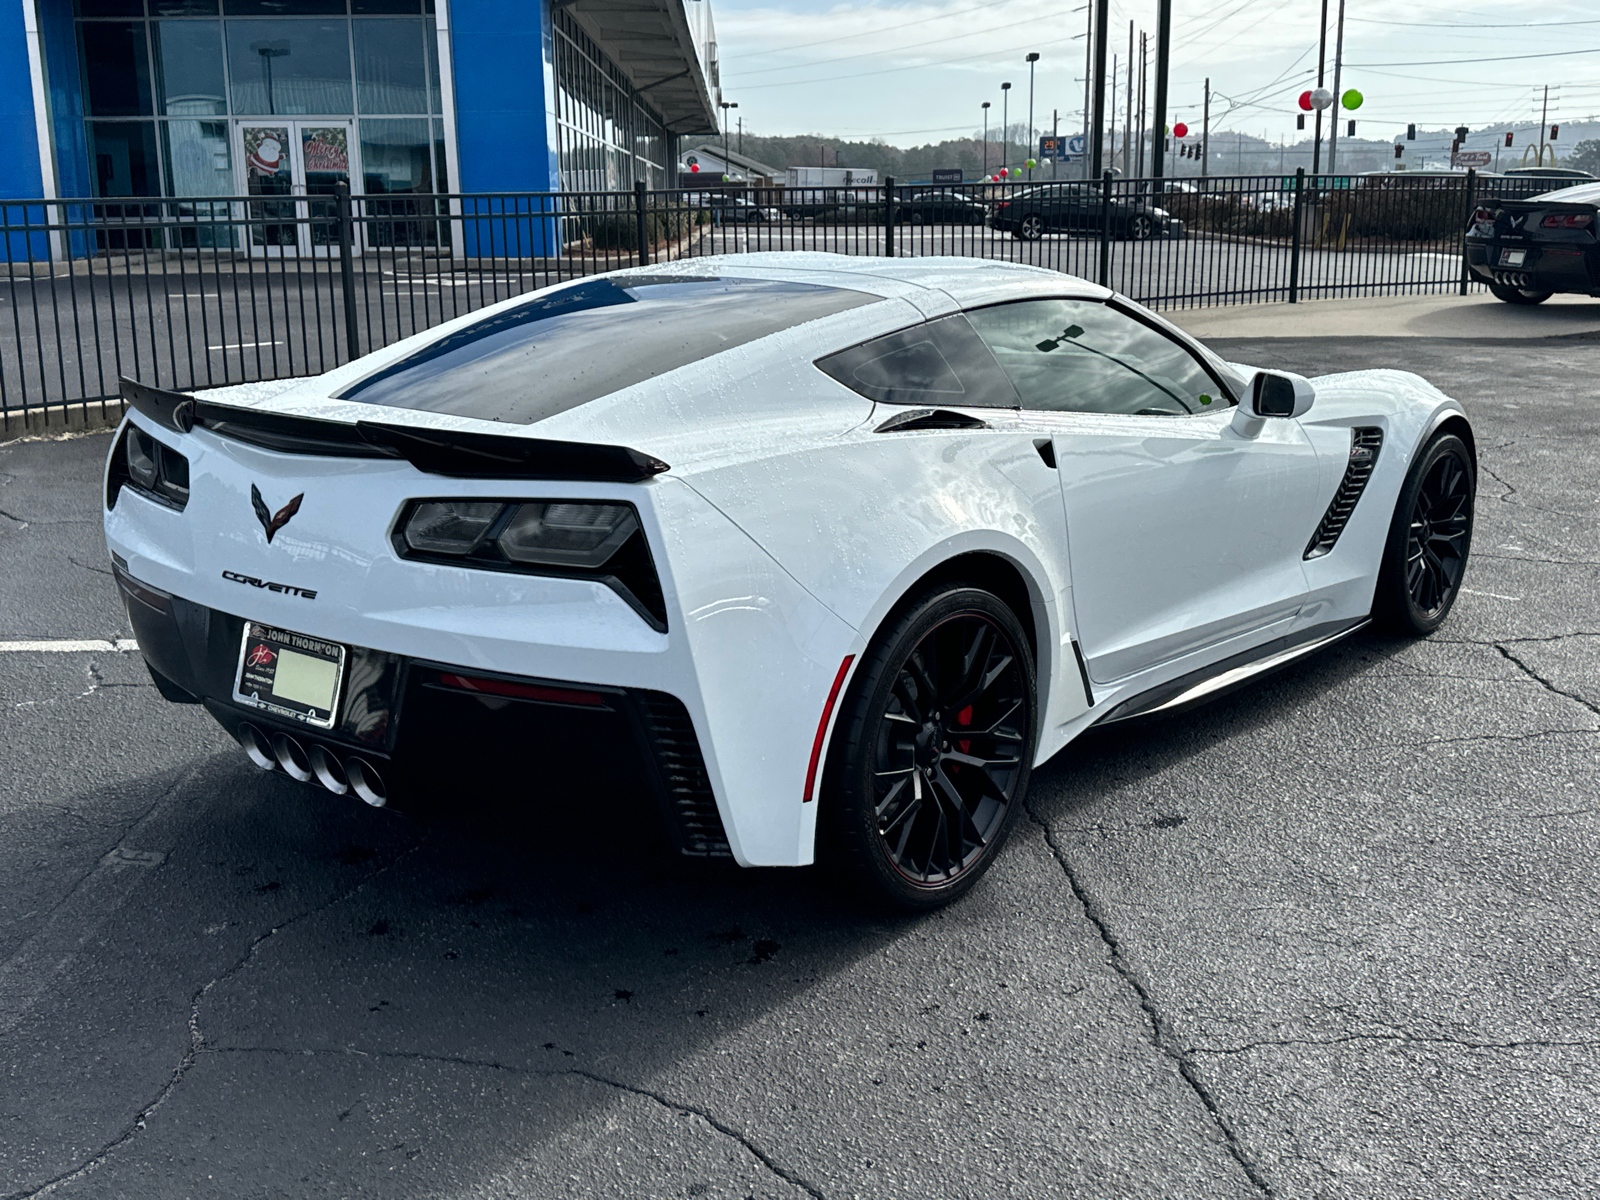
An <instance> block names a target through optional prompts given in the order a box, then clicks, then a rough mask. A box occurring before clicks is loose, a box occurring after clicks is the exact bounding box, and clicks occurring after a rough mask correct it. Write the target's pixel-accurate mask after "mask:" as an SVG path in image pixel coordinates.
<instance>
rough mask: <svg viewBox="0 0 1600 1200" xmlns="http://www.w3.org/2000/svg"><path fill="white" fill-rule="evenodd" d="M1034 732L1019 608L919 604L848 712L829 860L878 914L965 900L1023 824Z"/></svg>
mask: <svg viewBox="0 0 1600 1200" xmlns="http://www.w3.org/2000/svg"><path fill="white" fill-rule="evenodd" d="M980 659H981V662H982V665H981V666H976V665H971V664H976V663H977V662H978V661H979V660H980ZM964 660H970V663H968V664H967V669H966V670H965V671H963V667H964ZM985 679H987V683H984V684H982V686H976V684H975V681H981V680H985ZM930 695H931V696H932V697H933V699H932V700H931V701H930V700H929V699H928V697H929V696H930ZM957 705H960V707H956V706H957ZM986 721H987V722H988V724H987V725H985V724H984V722H986ZM1037 725H1038V697H1037V694H1036V691H1035V679H1034V667H1033V655H1032V653H1031V652H1030V650H1029V648H1028V638H1027V634H1026V633H1025V632H1024V630H1023V628H1022V625H1021V624H1020V623H1019V621H1018V620H1017V617H1016V615H1015V614H1014V613H1013V612H1012V611H1011V609H1010V608H1009V607H1007V606H1006V605H1005V604H1004V603H1003V602H1002V601H1001V600H1000V599H999V598H997V597H996V596H994V595H993V594H992V593H990V592H986V591H984V590H982V589H981V588H977V587H973V586H971V585H968V584H962V583H949V584H943V585H940V586H937V587H935V588H932V589H930V590H928V591H926V592H923V593H921V594H919V595H917V596H915V597H913V598H912V599H911V600H909V601H908V602H906V603H904V604H902V605H901V606H900V607H899V608H898V609H897V610H896V611H895V613H894V614H893V615H891V617H890V618H889V620H888V621H887V622H885V624H884V627H883V628H882V629H880V630H879V631H878V633H877V635H876V636H875V637H874V638H873V640H872V644H871V645H870V646H869V647H868V648H867V651H866V653H865V654H864V655H863V656H862V660H861V663H860V665H859V666H858V667H857V669H856V673H855V676H854V678H853V679H852V680H851V683H850V689H849V691H848V693H847V694H846V697H845V700H844V703H843V706H842V707H841V708H840V711H839V717H838V722H837V724H836V725H835V727H834V734H833V741H832V745H831V746H830V748H829V752H828V762H827V767H826V771H825V774H824V776H823V783H824V786H823V794H822V800H821V803H822V805H823V809H822V811H821V812H820V813H819V814H818V816H819V818H820V819H821V821H822V830H821V832H822V841H823V855H824V858H825V859H827V860H831V862H832V863H833V865H834V867H835V868H836V869H838V870H840V871H842V872H843V874H844V875H845V876H846V877H847V879H848V880H849V881H850V882H851V883H852V884H854V885H855V886H856V888H857V889H858V890H859V891H861V892H863V893H865V894H866V896H867V897H868V898H869V899H870V900H872V901H873V902H874V903H876V904H880V905H888V906H890V907H893V908H898V909H902V910H911V911H925V910H928V909H933V908H938V907H939V906H941V905H944V904H948V903H949V902H950V901H952V900H954V899H956V898H957V897H958V896H961V895H962V894H964V893H965V892H966V891H967V889H968V888H970V887H972V885H973V884H974V883H976V882H977V881H978V879H979V877H980V876H982V874H983V873H984V872H985V871H986V870H988V868H989V866H990V864H991V863H992V862H993V861H994V859H995V857H996V856H997V855H998V854H999V852H1000V848H1001V846H1002V845H1003V844H1004V843H1005V840H1006V836H1007V834H1008V833H1009V832H1010V830H1011V827H1012V825H1013V824H1015V822H1016V820H1017V814H1018V813H1019V811H1020V810H1021V808H1022V804H1023V800H1024V798H1025V796H1026V795H1027V789H1028V779H1029V775H1030V773H1031V770H1032V765H1033V750H1034V746H1035V744H1036V742H1037V738H1038V730H1037ZM904 730H911V731H912V732H911V733H910V734H909V735H907V734H904V733H903V732H902V731H904ZM980 730H981V732H980ZM963 733H966V734H969V735H970V736H967V737H962V736H960V735H961V734H963ZM985 763H988V764H989V765H988V766H985V765H984V764H985Z"/></svg>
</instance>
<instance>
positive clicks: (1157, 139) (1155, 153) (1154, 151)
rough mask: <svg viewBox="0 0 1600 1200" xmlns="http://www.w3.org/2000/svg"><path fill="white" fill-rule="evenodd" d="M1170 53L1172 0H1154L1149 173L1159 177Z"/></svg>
mask: <svg viewBox="0 0 1600 1200" xmlns="http://www.w3.org/2000/svg"><path fill="white" fill-rule="evenodd" d="M1171 55H1172V0H1156V119H1155V122H1154V124H1153V126H1152V128H1151V130H1150V174H1151V175H1152V176H1153V177H1154V178H1156V179H1160V178H1161V175H1162V168H1163V167H1164V166H1165V164H1164V163H1163V162H1162V156H1163V152H1164V151H1165V150H1166V148H1167V63H1168V60H1169V59H1170V58H1171Z"/></svg>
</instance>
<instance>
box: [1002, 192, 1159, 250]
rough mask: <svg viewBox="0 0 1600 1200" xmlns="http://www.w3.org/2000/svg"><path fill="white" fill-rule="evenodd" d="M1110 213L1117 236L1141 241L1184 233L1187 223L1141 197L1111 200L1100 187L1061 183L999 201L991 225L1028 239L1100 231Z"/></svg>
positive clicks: (1111, 226)
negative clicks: (1048, 234) (1106, 198)
mask: <svg viewBox="0 0 1600 1200" xmlns="http://www.w3.org/2000/svg"><path fill="white" fill-rule="evenodd" d="M1107 215H1109V217H1110V223H1109V229H1110V233H1111V236H1112V237H1119V238H1128V239H1130V240H1132V241H1136V242H1142V241H1144V240H1146V239H1147V238H1153V237H1163V236H1166V237H1182V236H1183V222H1182V221H1179V220H1178V219H1177V218H1176V217H1174V216H1173V215H1172V214H1171V213H1169V212H1167V211H1166V210H1165V209H1162V208H1155V207H1153V206H1151V205H1149V204H1146V203H1145V202H1144V200H1143V199H1142V198H1141V197H1138V196H1129V195H1113V196H1112V198H1111V200H1110V202H1109V203H1107V201H1106V200H1105V198H1104V196H1102V195H1101V192H1100V189H1099V188H1098V187H1092V186H1089V185H1087V184H1082V183H1078V184H1071V183H1058V184H1046V185H1045V186H1043V187H1035V188H1028V189H1027V190H1025V191H1021V192H1017V193H1016V194H1014V195H1011V196H1007V197H1006V198H1005V199H1002V200H998V201H996V202H995V205H994V208H993V209H992V211H991V213H990V217H989V224H990V226H991V227H992V228H993V229H995V230H997V231H999V232H1002V233H1009V234H1011V235H1012V236H1013V237H1016V238H1019V239H1021V240H1022V241H1025V242H1032V241H1037V240H1038V239H1039V238H1041V237H1043V236H1044V235H1045V234H1047V233H1094V234H1097V233H1099V232H1100V230H1101V227H1102V225H1104V224H1105V223H1106V217H1107Z"/></svg>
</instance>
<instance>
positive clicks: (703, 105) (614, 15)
mask: <svg viewBox="0 0 1600 1200" xmlns="http://www.w3.org/2000/svg"><path fill="white" fill-rule="evenodd" d="M557 7H560V8H564V9H565V10H566V11H567V13H568V14H569V15H571V16H572V17H573V18H574V19H575V20H576V21H577V23H578V24H579V25H581V26H582V27H583V29H584V31H585V32H586V33H588V35H589V36H590V37H591V38H593V39H594V40H595V43H596V44H597V45H598V46H599V47H600V49H601V50H603V51H604V52H605V53H606V55H607V56H608V57H609V58H610V59H611V60H612V61H613V62H615V63H616V64H617V66H619V67H620V68H622V72H623V74H625V75H626V76H627V77H628V79H629V81H630V82H631V83H632V84H633V86H634V87H635V88H636V89H638V91H640V92H641V93H642V94H643V95H642V99H643V100H644V101H645V103H646V104H648V105H649V106H650V107H651V108H653V109H655V111H656V112H658V113H660V114H661V117H662V120H663V121H664V122H665V123H666V127H667V132H668V133H673V134H680V135H682V134H705V133H716V132H717V116H718V112H717V105H718V101H719V100H720V99H721V90H720V88H719V86H718V80H717V61H716V55H717V43H716V33H715V30H714V27H713V25H712V22H711V0H566V3H564V4H563V3H561V2H560V0H557Z"/></svg>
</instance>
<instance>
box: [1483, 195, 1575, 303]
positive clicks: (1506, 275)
mask: <svg viewBox="0 0 1600 1200" xmlns="http://www.w3.org/2000/svg"><path fill="white" fill-rule="evenodd" d="M1597 227H1600V183H1584V184H1579V185H1578V186H1576V187H1569V188H1562V189H1560V190H1559V191H1554V192H1544V193H1542V194H1540V195H1537V196H1530V197H1529V198H1527V199H1525V200H1494V201H1491V202H1488V203H1485V204H1480V205H1479V206H1478V208H1477V210H1476V211H1475V212H1473V214H1472V219H1471V221H1470V223H1469V224H1468V226H1467V267H1468V269H1470V270H1471V271H1472V273H1473V275H1475V276H1476V277H1477V278H1479V279H1481V280H1482V281H1483V282H1485V283H1487V284H1488V285H1489V290H1490V291H1491V292H1493V293H1494V294H1495V295H1496V296H1497V297H1499V298H1500V299H1501V300H1504V301H1506V303H1508V304H1542V303H1543V302H1544V301H1546V300H1548V299H1550V297H1551V296H1553V295H1554V294H1555V293H1556V292H1574V293H1577V294H1578V295H1582V296H1596V295H1600V237H1597V232H1596V231H1597Z"/></svg>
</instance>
